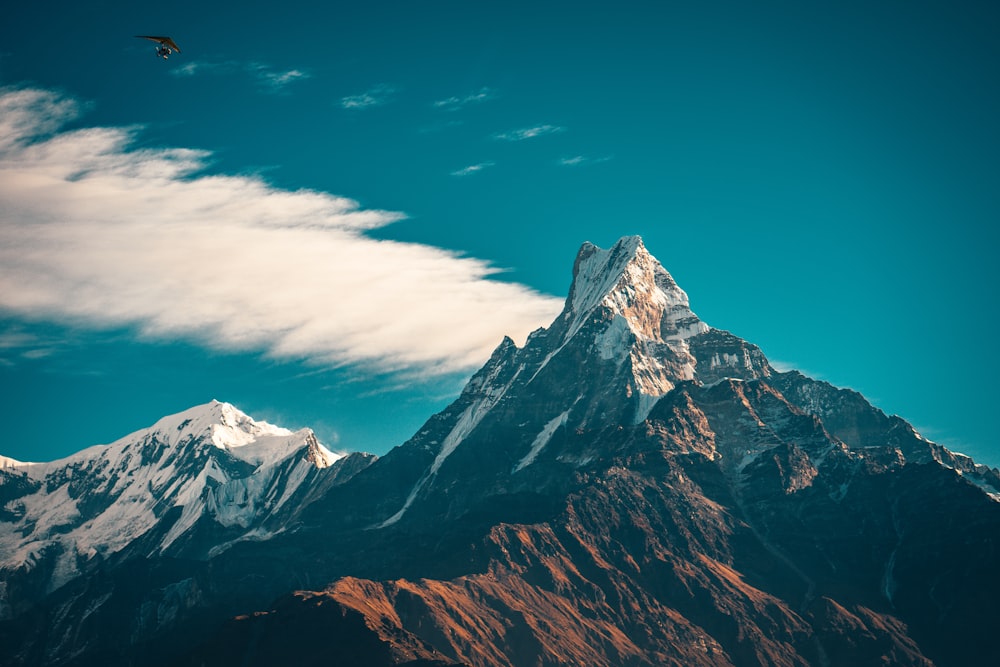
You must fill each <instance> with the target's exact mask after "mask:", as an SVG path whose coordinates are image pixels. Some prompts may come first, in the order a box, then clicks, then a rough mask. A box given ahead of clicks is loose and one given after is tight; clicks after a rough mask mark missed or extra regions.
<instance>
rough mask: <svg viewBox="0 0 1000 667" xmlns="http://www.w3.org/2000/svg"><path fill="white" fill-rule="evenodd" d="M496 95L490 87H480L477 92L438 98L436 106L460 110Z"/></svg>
mask: <svg viewBox="0 0 1000 667" xmlns="http://www.w3.org/2000/svg"><path fill="white" fill-rule="evenodd" d="M494 97H496V95H495V93H494V92H493V91H492V90H490V89H489V88H486V87H483V88H480V89H479V90H478V91H477V92H475V93H472V94H470V95H466V96H464V97H457V96H456V97H449V98H447V99H443V100H438V101H436V102H434V108H436V109H441V110H443V111H458V110H459V109H461V108H463V107H466V106H469V105H470V104H481V103H482V102H486V101H488V100H492V99H493V98H494Z"/></svg>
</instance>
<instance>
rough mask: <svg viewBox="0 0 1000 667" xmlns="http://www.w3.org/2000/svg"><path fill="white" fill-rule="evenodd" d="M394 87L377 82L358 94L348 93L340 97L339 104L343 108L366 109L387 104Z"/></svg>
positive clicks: (394, 90)
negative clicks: (377, 83)
mask: <svg viewBox="0 0 1000 667" xmlns="http://www.w3.org/2000/svg"><path fill="white" fill-rule="evenodd" d="M395 92H396V89H395V88H393V87H392V86H389V85H386V84H379V85H377V86H375V87H374V88H371V89H369V90H366V91H365V92H363V93H360V94H358V95H348V96H347V97H342V98H340V106H341V107H343V108H345V109H367V108H369V107H378V106H382V105H383V104H387V103H388V102H389V100H390V98H391V97H392V95H393V94H394V93H395Z"/></svg>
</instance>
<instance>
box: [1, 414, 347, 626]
mask: <svg viewBox="0 0 1000 667" xmlns="http://www.w3.org/2000/svg"><path fill="white" fill-rule="evenodd" d="M343 458H344V456H343V455H340V454H334V453H332V452H331V451H329V450H328V449H326V448H325V447H324V446H323V445H321V444H320V443H319V442H318V441H317V440H316V437H315V436H314V435H313V433H312V431H310V430H308V429H303V430H301V431H297V432H292V431H289V430H287V429H284V428H280V427H277V426H273V425H271V424H268V423H267V422H256V421H254V420H252V419H251V418H250V417H248V416H247V415H245V414H243V413H242V412H240V411H239V410H238V409H236V408H235V407H233V406H232V405H229V404H228V403H220V402H218V401H212V402H211V403H208V404H206V405H202V406H198V407H194V408H191V409H189V410H186V411H184V412H181V413H179V414H176V415H171V416H169V417H164V418H163V419H161V420H160V421H158V422H157V423H156V424H154V425H153V426H151V427H149V428H147V429H143V430H141V431H138V432H136V433H133V434H131V435H129V436H126V437H124V438H122V439H120V440H118V441H116V442H114V443H112V444H110V445H100V446H96V447H91V448H89V449H85V450H83V451H81V452H79V453H77V454H74V455H73V456H70V457H68V458H65V459H61V460H58V461H53V462H50V463H22V462H19V461H14V460H13V459H9V458H8V459H5V460H4V461H3V466H2V468H0V494H2V495H0V502H2V506H0V512H2V521H0V571H2V572H3V573H4V577H5V580H6V581H11V580H13V581H18V580H22V579H24V578H26V577H30V576H32V575H33V573H37V574H41V575H42V578H41V580H39V581H37V582H36V583H35V584H34V588H36V589H37V588H41V590H43V591H44V592H51V591H54V590H55V589H57V588H59V587H60V586H62V585H63V584H65V583H66V582H68V581H70V580H71V579H73V578H75V577H78V576H80V575H81V574H84V573H86V572H88V571H90V570H92V569H93V568H94V567H97V566H98V565H99V564H101V563H103V562H105V561H106V560H107V559H109V558H112V557H115V556H116V555H120V554H121V553H122V552H123V551H128V552H129V553H132V554H141V555H143V556H157V555H170V556H186V557H207V556H208V555H210V554H214V553H218V552H220V551H222V550H224V549H226V548H227V547H228V546H230V545H231V544H232V543H234V542H236V541H241V540H252V539H267V538H268V537H270V536H271V535H273V534H274V533H276V532H280V531H281V530H283V529H284V526H285V525H286V523H287V522H288V521H289V519H291V518H293V517H294V516H295V515H296V514H297V513H298V512H299V511H301V509H302V507H303V506H304V505H305V504H307V502H306V501H307V499H308V497H309V494H310V493H313V492H315V491H316V487H317V480H318V479H319V478H320V477H326V478H332V477H335V473H336V470H337V467H338V466H337V463H338V462H339V461H341V460H342V459H343ZM331 473H333V474H331ZM7 588H8V587H7V586H2V587H0V617H3V616H9V615H10V613H11V610H10V601H9V600H8V599H7V593H8V590H7Z"/></svg>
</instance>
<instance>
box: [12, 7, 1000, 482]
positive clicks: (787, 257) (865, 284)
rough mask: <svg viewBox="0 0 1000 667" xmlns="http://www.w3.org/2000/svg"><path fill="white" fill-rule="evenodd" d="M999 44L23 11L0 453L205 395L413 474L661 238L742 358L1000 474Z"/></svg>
mask: <svg viewBox="0 0 1000 667" xmlns="http://www.w3.org/2000/svg"><path fill="white" fill-rule="evenodd" d="M11 14H12V15H11ZM998 29H1000V10H998V9H996V8H995V5H993V3H986V2H954V3H947V4H945V3H930V2H880V3H861V2H842V3H802V2H763V3H744V2H706V3H674V2H616V3H580V2H573V3H569V2H544V3H538V2H535V3H521V2H516V1H515V2H504V3H494V2H488V1H487V2H477V3H459V2H420V3H417V2H412V1H410V2H380V1H375V2H366V3H352V4H349V5H348V4H342V3H327V4H326V5H323V6H317V5H316V3H307V2H294V1H293V2H285V3H281V5H280V7H276V6H275V5H274V4H273V3H267V4H264V3H259V4H258V3H247V2H241V3H235V2H216V3H210V4H206V3H194V2H183V1H181V2H171V3H126V2H120V1H113V0H112V1H108V2H96V3H85V4H83V5H81V4H72V5H71V4H68V3H67V4H66V6H60V7H59V9H58V11H54V10H53V8H52V7H51V6H47V5H40V4H39V3H20V4H19V6H17V7H12V8H9V9H8V10H7V17H6V18H5V20H4V21H3V22H2V23H0V86H2V87H3V91H2V93H0V105H2V106H0V386H2V387H3V393H4V400H3V401H2V402H0V418H2V419H3V422H4V425H5V426H4V436H3V438H2V440H0V453H2V454H5V455H8V456H12V457H14V458H18V459H22V460H45V459H51V458H55V457H58V456H64V455H67V454H69V453H71V452H73V451H75V450H77V449H81V448H83V447H86V446H89V445H92V444H96V443H103V442H109V441H111V440H114V439H116V438H118V437H120V436H122V435H125V434H126V433H128V432H130V431H132V430H135V429H138V428H141V427H144V426H147V425H149V424H151V423H152V422H153V421H155V420H156V419H157V418H158V417H160V416H162V415H165V414H169V413H172V412H177V411H179V410H183V409H185V408H187V407H190V406H192V405H195V404H198V403H203V402H207V401H208V400H211V399H213V398H216V399H219V400H224V401H229V402H232V403H234V404H236V405H237V406H239V407H240V408H241V409H243V410H244V411H246V412H248V413H249V414H251V415H252V416H254V417H257V418H261V419H267V420H268V421H272V422H275V423H278V424H281V425H284V426H289V427H300V426H311V427H313V428H315V429H316V430H317V432H318V434H319V436H320V438H321V439H322V440H324V442H326V443H327V444H328V445H330V446H331V447H333V448H341V449H362V450H367V451H373V452H376V453H382V452H385V451H386V450H387V449H389V448H390V447H392V446H393V445H396V444H399V443H401V442H402V441H404V440H405V439H406V438H407V437H409V436H410V435H411V434H412V433H414V432H415V431H416V430H417V428H419V426H420V425H421V424H422V423H423V421H424V420H425V419H426V418H427V417H429V416H430V415H431V414H432V413H434V412H435V411H437V410H440V409H441V408H442V407H444V406H445V405H446V404H447V403H448V402H450V401H451V400H452V399H453V398H454V397H455V395H456V394H457V392H458V391H459V390H460V389H461V386H462V384H463V383H464V380H465V379H466V378H467V377H468V375H469V374H470V373H471V372H472V371H474V370H475V369H476V368H477V367H478V366H479V365H480V364H481V363H482V362H483V361H484V360H485V359H486V357H487V356H488V354H489V352H490V350H491V349H492V348H493V347H494V346H495V345H496V344H497V343H499V341H500V339H501V338H502V336H503V335H505V334H509V335H511V336H512V337H514V338H515V340H519V341H520V340H523V336H524V335H525V334H526V333H527V332H528V331H530V330H531V329H533V328H535V327H538V326H545V325H547V324H548V323H549V322H550V320H551V319H552V317H553V316H554V314H555V313H556V312H557V311H558V309H559V307H560V305H561V301H562V299H563V298H564V297H565V294H566V292H567V290H568V287H569V282H570V278H571V275H570V274H571V267H572V261H573V258H574V255H575V252H576V250H577V249H578V248H579V246H580V244H581V243H582V242H584V241H591V242H594V243H596V244H597V245H599V246H602V247H607V246H609V245H611V244H612V243H614V242H615V240H617V239H618V238H619V237H621V236H623V235H629V234H639V235H641V236H642V237H643V238H644V240H645V243H646V246H647V247H648V248H649V250H650V252H652V253H653V254H654V255H655V256H656V257H657V258H658V259H660V261H661V262H662V263H663V264H664V266H666V268H667V269H668V270H669V271H670V272H671V273H672V274H673V275H674V277H675V278H676V280H677V281H678V282H679V284H680V285H681V286H682V287H683V288H684V289H685V290H686V291H687V292H688V294H689V295H690V298H691V303H692V308H693V309H694V311H695V312H696V313H698V315H699V316H701V318H702V319H704V320H705V321H706V322H708V323H709V324H711V325H712V326H716V327H719V328H723V329H727V330H730V331H732V332H734V333H736V334H737V335H739V336H741V337H744V338H746V339H748V340H750V341H752V342H754V343H756V344H758V345H760V346H761V347H762V348H763V350H764V352H765V353H766V354H767V355H768V356H769V358H770V359H771V360H772V361H773V362H774V363H776V364H778V365H780V366H781V367H782V368H799V369H801V370H802V371H804V372H806V373H807V374H810V375H812V376H814V377H818V378H822V379H825V380H828V381H830V382H833V383H834V384H837V385H839V386H846V387H852V388H854V389H857V390H859V391H861V392H862V393H864V394H865V395H866V396H867V397H868V398H869V399H870V400H872V401H873V402H874V403H875V404H876V405H878V406H879V407H881V408H882V409H884V410H885V411H887V412H889V413H895V414H899V415H901V416H903V417H905V418H906V419H908V420H909V421H911V422H912V423H913V424H914V425H915V426H917V427H918V429H920V430H921V432H922V433H924V434H925V435H926V436H928V437H930V438H932V439H935V440H937V441H939V442H942V443H943V444H945V445H948V446H950V447H952V448H953V449H956V450H959V451H964V452H966V453H968V454H971V455H973V456H975V457H976V458H977V459H979V460H981V461H983V462H986V463H989V464H991V465H1000V444H998V443H997V439H996V436H995V435H994V429H993V422H994V416H993V415H994V412H995V411H994V410H993V409H992V408H993V391H992V388H993V383H994V380H995V378H996V377H998V376H1000V362H998V355H997V353H996V351H995V350H994V349H993V347H994V341H993V338H994V332H996V331H997V330H998V326H997V325H998V319H1000V312H998V311H1000V308H998V305H997V297H996V288H997V286H998V285H1000V269H998V265H997V262H996V261H995V259H994V254H995V252H996V248H997V240H998V233H997V221H998V220H1000V194H998V193H1000V168H998V155H1000V124H998V123H997V121H996V119H997V118H1000V85H998V82H1000V42H998V40H996V38H995V36H996V35H997V34H1000V32H998ZM137 34H166V35H170V36H172V37H173V38H174V39H175V40H176V41H177V43H178V45H179V46H180V47H181V49H182V53H180V54H175V55H174V56H172V57H171V58H170V59H169V60H167V61H164V60H160V59H158V58H156V57H155V55H154V53H153V47H152V45H151V44H150V43H147V42H145V41H143V40H137V39H135V38H134V37H133V36H134V35H137Z"/></svg>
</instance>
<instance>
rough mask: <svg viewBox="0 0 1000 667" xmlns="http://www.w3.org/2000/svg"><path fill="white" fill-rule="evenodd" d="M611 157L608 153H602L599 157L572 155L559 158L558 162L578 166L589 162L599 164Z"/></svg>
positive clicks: (563, 164) (566, 165) (568, 165)
mask: <svg viewBox="0 0 1000 667" xmlns="http://www.w3.org/2000/svg"><path fill="white" fill-rule="evenodd" d="M610 159H611V156H609V155H602V156H600V157H590V156H588V155H574V156H573V157H564V158H561V159H560V160H559V164H561V165H562V166H564V167H579V166H583V165H589V164H600V163H602V162H607V161H609V160H610Z"/></svg>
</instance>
